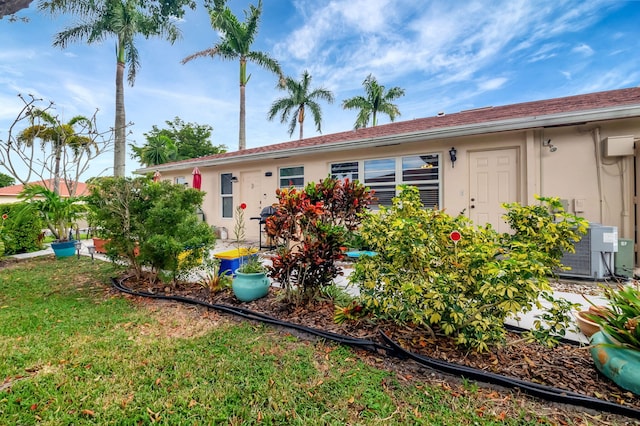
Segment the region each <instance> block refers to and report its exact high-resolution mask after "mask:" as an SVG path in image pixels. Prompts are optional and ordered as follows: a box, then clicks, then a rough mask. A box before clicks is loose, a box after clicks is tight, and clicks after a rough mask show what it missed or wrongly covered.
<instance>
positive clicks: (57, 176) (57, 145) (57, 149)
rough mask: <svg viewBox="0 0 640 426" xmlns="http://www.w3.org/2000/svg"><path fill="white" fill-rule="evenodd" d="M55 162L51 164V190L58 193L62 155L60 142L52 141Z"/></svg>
mask: <svg viewBox="0 0 640 426" xmlns="http://www.w3.org/2000/svg"><path fill="white" fill-rule="evenodd" d="M53 149H54V151H55V153H56V154H55V155H56V156H55V164H54V166H53V192H54V194H56V195H60V159H61V157H62V144H61V143H58V142H54V145H53Z"/></svg>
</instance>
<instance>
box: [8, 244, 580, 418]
mask: <svg viewBox="0 0 640 426" xmlns="http://www.w3.org/2000/svg"><path fill="white" fill-rule="evenodd" d="M114 268H115V267H114V266H113V265H111V264H108V263H104V262H99V261H96V262H95V263H92V262H91V260H90V259H89V258H82V259H80V260H78V259H76V258H75V257H72V258H65V259H55V258H54V257H53V256H47V257H43V258H38V259H35V260H29V261H22V262H19V263H9V264H5V265H1V266H0V354H2V357H1V360H0V424H39V425H66V424H76V425H78V424H149V423H156V422H157V423H160V424H167V425H177V424H232V425H239V424H265V425H270V424H282V425H285V424H286V425H290V424H299V425H326V424H335V425H344V424H353V425H355V424H385V425H387V424H389V425H393V424H403V425H405V424H427V425H433V424H438V425H461V424H474V425H475V424H479V425H480V424H482V425H485V424H487V425H489V424H513V425H516V424H518V425H523V424H532V425H533V424H536V425H538V424H547V423H549V424H558V423H559V422H560V423H561V422H564V421H566V422H568V423H569V424H572V423H574V421H575V419H576V417H575V416H574V417H573V418H567V417H562V414H561V412H560V411H558V410H555V409H552V408H549V409H545V408H540V407H541V406H540V405H539V404H538V403H534V402H533V401H532V400H529V399H525V398H523V399H520V398H518V397H517V396H516V394H511V393H506V392H497V391H495V390H492V389H490V388H485V387H479V386H478V385H476V384H473V383H469V382H465V381H462V382H461V381H458V380H457V379H451V380H450V381H449V382H448V381H447V380H443V379H442V378H440V377H437V376H433V380H432V381H431V380H430V381H423V380H416V379H415V378H412V377H408V376H406V375H405V376H403V375H402V374H399V373H396V372H394V371H393V370H390V369H388V368H376V367H375V365H374V366H372V365H371V363H367V362H364V361H363V360H362V359H361V357H360V356H359V354H358V353H357V352H356V351H353V350H351V349H348V348H345V347H341V346H338V345H334V344H329V343H325V342H322V341H310V340H301V339H299V338H297V337H294V336H292V335H290V334H288V333H286V332H283V331H281V330H277V329H275V328H270V327H269V326H263V325H257V324H254V323H249V322H241V321H236V320H235V319H234V318H232V317H227V316H224V315H223V314H219V313H217V312H210V311H205V310H203V309H199V308H194V307H190V306H182V305H178V304H175V303H167V302H154V301H149V300H141V299H137V298H132V297H126V296H123V295H122V294H119V293H116V292H115V291H113V290H111V289H110V286H109V277H110V276H114V275H116V274H118V273H119V272H120V271H118V270H116V269H114ZM369 358H371V357H369ZM375 362H379V363H380V366H383V365H385V364H388V363H385V362H383V360H378V361H374V364H375ZM589 417H590V416H588V415H585V418H589ZM559 419H560V421H559ZM575 424H578V423H575ZM582 424H589V423H588V422H587V423H582Z"/></svg>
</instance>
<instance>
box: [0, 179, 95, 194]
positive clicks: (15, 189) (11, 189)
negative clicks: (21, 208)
mask: <svg viewBox="0 0 640 426" xmlns="http://www.w3.org/2000/svg"><path fill="white" fill-rule="evenodd" d="M29 185H42V186H44V187H45V188H49V189H53V179H46V180H40V181H36V182H29ZM23 189H24V185H11V186H5V187H4V188H0V196H7V195H9V196H17V195H18V194H20V193H21V192H22V190H23ZM88 193H89V192H88V191H87V184H86V183H84V182H78V187H77V189H76V195H87V194H88ZM60 196H61V197H68V196H69V191H67V185H65V184H64V181H63V180H60Z"/></svg>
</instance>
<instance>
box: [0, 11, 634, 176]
mask: <svg viewBox="0 0 640 426" xmlns="http://www.w3.org/2000/svg"><path fill="white" fill-rule="evenodd" d="M36 1H37V0H36ZM250 3H254V4H256V3H257V0H229V5H230V6H231V8H232V9H233V10H234V12H235V13H236V15H237V16H239V17H240V18H241V19H244V14H243V10H245V9H248V5H249V4H250ZM18 16H23V17H28V18H29V20H30V21H29V22H28V23H22V22H13V23H11V22H9V21H8V20H7V19H6V18H5V19H3V20H0V139H4V140H6V134H7V129H8V126H9V125H10V124H11V122H12V120H13V118H14V117H15V116H16V114H17V112H18V108H19V106H20V103H19V100H18V98H17V96H16V95H17V94H18V93H23V94H28V93H31V94H34V95H36V96H38V97H42V98H44V99H47V100H52V101H54V102H55V103H56V105H57V111H58V113H60V114H61V116H62V117H63V118H67V119H68V118H71V117H72V116H73V115H76V114H83V115H90V114H92V113H93V112H94V111H95V109H96V108H99V110H100V112H99V115H98V123H99V126H100V127H101V128H102V129H105V130H106V129H107V128H109V127H110V126H112V125H113V113H114V108H115V101H114V99H115V83H114V81H115V47H114V40H111V39H110V40H106V41H104V42H103V43H101V44H95V45H91V46H88V45H86V44H83V43H77V44H73V45H71V46H69V47H68V48H67V49H64V50H62V49H59V48H54V47H52V40H53V36H54V34H55V33H56V32H57V31H60V30H62V29H64V28H65V27H66V26H69V25H70V24H71V23H73V22H74V21H73V20H72V19H69V18H68V17H56V18H52V17H50V16H46V15H43V14H41V13H38V12H37V11H36V10H35V8H34V7H33V6H32V8H31V9H29V10H24V11H22V12H20V13H19V14H18ZM639 22H640V2H637V1H612V0H567V1H563V0H552V1H547V0H535V1H534V0H528V1H519V0H491V1H489V0H485V1H471V0H456V1H436V0H263V15H262V21H261V26H260V31H259V33H258V37H257V40H256V42H255V44H254V49H255V50H261V51H265V52H267V53H269V54H270V55H271V56H273V57H274V58H275V59H277V60H278V61H279V62H280V64H281V66H282V68H283V70H284V72H285V74H287V75H289V76H292V77H295V78H299V77H300V75H301V73H302V72H303V71H304V70H308V71H309V73H310V74H311V75H312V77H313V80H312V86H313V87H318V86H323V87H325V88H327V89H329V90H331V91H333V93H334V95H335V98H336V101H335V102H334V103H333V104H326V103H322V104H321V105H322V109H323V122H322V133H323V134H329V133H334V132H340V131H345V130H349V129H351V128H352V127H353V124H354V122H355V119H356V114H357V112H356V111H346V110H343V109H342V108H341V103H342V101H343V100H344V99H346V98H350V97H353V96H356V95H360V94H363V93H364V92H363V89H362V81H363V80H364V79H365V77H366V76H367V75H368V74H370V73H371V74H373V75H374V76H375V77H376V78H377V79H378V81H379V83H381V84H383V85H385V86H386V87H393V86H399V87H401V88H403V89H404V90H405V92H406V95H405V96H404V97H402V98H400V99H399V100H397V102H396V103H397V104H398V107H399V109H400V112H401V114H402V115H401V116H400V117H398V119H397V121H401V120H411V119H414V118H421V117H427V116H433V115H436V114H437V113H438V112H440V111H442V112H445V113H453V112H457V111H460V110H464V109H470V108H479V107H484V106H490V105H493V106H497V105H506V104H512V103H518V102H526V101H533V100H540V99H549V98H554V97H560V96H569V95H576V94H582V93H589V92H597V91H602V90H612V89H617V88H624V87H632V86H638V85H640V28H639V27H638V23H639ZM178 25H179V27H180V28H181V31H182V38H181V39H180V40H178V41H177V42H176V43H175V44H174V45H170V44H169V43H168V42H166V41H162V40H156V39H150V40H145V39H143V38H139V39H138V40H137V46H138V50H139V52H140V60H141V67H140V69H139V72H138V75H137V78H136V81H135V85H134V86H133V87H130V86H128V85H127V86H126V87H125V104H126V113H127V121H131V122H133V123H134V125H133V126H132V127H131V134H130V135H129V141H130V142H133V143H136V144H137V145H142V144H143V143H144V136H143V133H145V132H147V131H149V130H150V129H151V127H152V125H154V124H156V125H158V126H160V127H162V126H163V125H164V122H165V120H171V119H173V118H174V117H176V116H178V117H180V118H182V119H183V120H185V121H187V122H195V123H199V124H209V125H211V126H212V127H213V129H214V130H213V136H212V142H213V144H214V145H219V144H223V145H226V146H227V147H228V148H229V150H236V149H237V146H238V114H239V89H238V63H237V62H228V61H222V60H220V59H209V58H200V59H196V60H194V61H192V62H190V63H188V64H186V65H182V64H181V63H180V61H181V60H182V59H183V58H184V57H186V56H188V55H190V54H192V53H195V52H197V51H200V50H203V49H206V48H208V47H211V46H212V45H213V44H214V43H215V42H216V40H217V39H218V36H217V34H216V33H215V32H214V31H213V30H212V29H211V26H210V24H209V18H208V15H207V12H206V10H205V9H204V8H203V7H202V2H201V1H199V5H198V8H197V9H196V10H195V11H190V12H188V13H187V14H186V16H185V17H184V19H183V20H181V22H179V23H178ZM248 72H249V73H251V75H252V76H251V79H250V81H249V83H248V85H247V91H246V95H247V101H246V106H247V147H249V148H251V147H256V146H262V145H268V144H273V143H279V142H285V141H289V140H294V139H296V138H297V136H298V131H297V129H296V131H295V132H294V134H293V135H292V136H291V137H289V135H288V132H287V125H286V124H280V122H279V121H278V120H277V119H276V120H274V121H272V122H270V121H268V120H267V117H266V116H267V111H268V109H269V107H270V105H271V103H272V102H273V101H274V100H275V99H277V98H279V97H282V96H284V95H285V94H286V92H284V91H279V90H278V89H277V88H276V83H277V80H276V77H275V76H274V75H272V74H270V73H269V72H267V71H265V70H263V69H261V68H259V67H258V66H256V65H253V64H249V65H248ZM387 122H388V119H387V117H386V116H382V117H381V118H380V124H383V123H387ZM304 130H305V136H307V137H310V136H316V135H318V133H317V132H316V131H315V125H314V124H313V122H312V119H311V118H310V117H308V118H307V120H306V122H305V128H304ZM127 161H128V164H127V172H128V173H130V172H131V171H133V170H135V169H136V168H138V167H140V165H139V164H137V163H136V162H135V161H134V160H131V159H129V156H127ZM112 163H113V159H112V154H111V153H108V154H106V155H105V156H104V157H102V158H100V159H99V160H97V161H96V162H95V166H94V167H92V169H91V172H90V173H88V174H87V175H85V176H84V178H85V179H86V178H87V177H89V176H92V175H95V174H98V173H99V172H100V171H102V169H103V168H104V167H109V166H111V165H112Z"/></svg>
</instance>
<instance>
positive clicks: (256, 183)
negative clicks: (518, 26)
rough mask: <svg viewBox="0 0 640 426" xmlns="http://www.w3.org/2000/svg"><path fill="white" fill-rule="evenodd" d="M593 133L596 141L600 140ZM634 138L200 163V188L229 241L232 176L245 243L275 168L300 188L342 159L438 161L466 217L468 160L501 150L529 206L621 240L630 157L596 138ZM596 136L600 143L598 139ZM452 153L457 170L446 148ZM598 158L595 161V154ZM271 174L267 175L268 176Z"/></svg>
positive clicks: (556, 131) (270, 192) (621, 124)
mask: <svg viewBox="0 0 640 426" xmlns="http://www.w3.org/2000/svg"><path fill="white" fill-rule="evenodd" d="M598 133H599V136H598ZM622 135H640V119H624V120H616V121H609V122H601V123H595V124H593V123H590V124H584V125H574V126H563V127H555V128H544V129H533V130H522V131H508V132H500V133H493V134H486V135H480V136H466V137H459V138H449V139H443V140H430V141H418V142H411V143H402V144H398V145H391V146H380V147H375V146H372V147H369V148H366V149H365V148H362V149H354V150H343V151H337V152H326V153H317V152H315V153H314V154H313V155H300V156H295V157H290V158H281V159H264V160H255V161H244V162H242V163H236V164H229V165H216V166H206V165H199V166H198V167H199V169H200V172H201V173H202V190H203V191H205V192H206V193H207V195H206V197H205V201H204V205H203V211H204V213H205V217H206V221H207V223H209V224H211V225H214V226H217V227H224V228H226V230H227V231H228V234H229V236H230V237H232V235H231V230H232V229H233V225H234V219H231V218H223V217H222V208H221V202H220V176H221V174H223V173H232V174H233V176H235V177H238V183H234V184H233V197H234V199H233V200H234V201H233V203H234V205H239V204H240V203H242V202H244V203H246V204H247V205H248V208H247V210H246V212H245V216H246V219H247V223H246V234H247V237H248V238H251V239H257V238H258V224H257V222H256V221H250V220H249V218H250V217H252V216H258V215H259V213H260V210H261V209H262V208H263V207H266V206H269V205H271V204H272V203H275V202H276V201H277V199H276V196H275V191H276V188H277V187H278V182H279V179H278V172H279V168H281V167H294V166H304V176H305V183H308V182H311V181H318V180H320V179H322V178H325V177H326V176H328V174H329V172H330V164H331V163H334V162H342V161H355V160H364V159H375V158H387V157H400V156H406V155H413V154H439V155H440V170H441V175H440V182H441V186H440V188H441V200H442V206H441V207H443V208H445V209H446V210H447V211H448V212H449V213H450V214H457V213H460V212H465V214H468V213H469V211H470V207H471V205H472V204H473V202H472V201H470V188H471V185H472V183H473V182H471V180H472V179H473V177H472V176H471V175H470V163H469V159H470V155H471V154H472V153H478V152H480V153H482V152H485V151H487V152H492V151H495V150H501V149H514V150H515V151H516V152H517V173H516V175H515V176H514V177H513V179H514V184H515V185H516V192H515V193H516V199H514V200H511V201H519V202H523V203H533V202H535V199H534V196H535V195H536V194H539V195H542V196H557V197H560V198H561V199H563V200H566V203H567V208H568V211H570V212H572V213H575V214H577V215H580V216H583V217H585V218H587V219H588V220H589V221H592V222H597V223H602V224H605V225H613V226H617V227H618V230H619V235H620V237H621V238H634V235H633V234H634V227H635V224H634V210H635V205H634V202H633V197H634V177H635V175H634V161H635V160H634V157H633V156H619V157H606V156H604V155H602V140H604V139H605V138H607V137H609V136H622ZM596 138H599V139H598V140H597V141H596ZM547 140H551V144H552V145H553V146H555V147H557V150H556V151H555V152H551V150H550V149H549V147H545V146H543V145H544V144H543V143H544V141H547ZM452 147H455V148H456V150H457V161H456V162H455V166H454V167H452V163H451V161H450V159H449V149H450V148H452ZM596 152H600V155H596ZM191 169H192V168H189V169H188V170H187V169H185V170H181V171H180V172H166V173H163V175H162V179H171V180H172V181H174V179H175V178H176V177H185V179H186V181H187V183H188V184H189V186H190V185H191V182H192V177H191ZM269 174H270V175H269Z"/></svg>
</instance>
